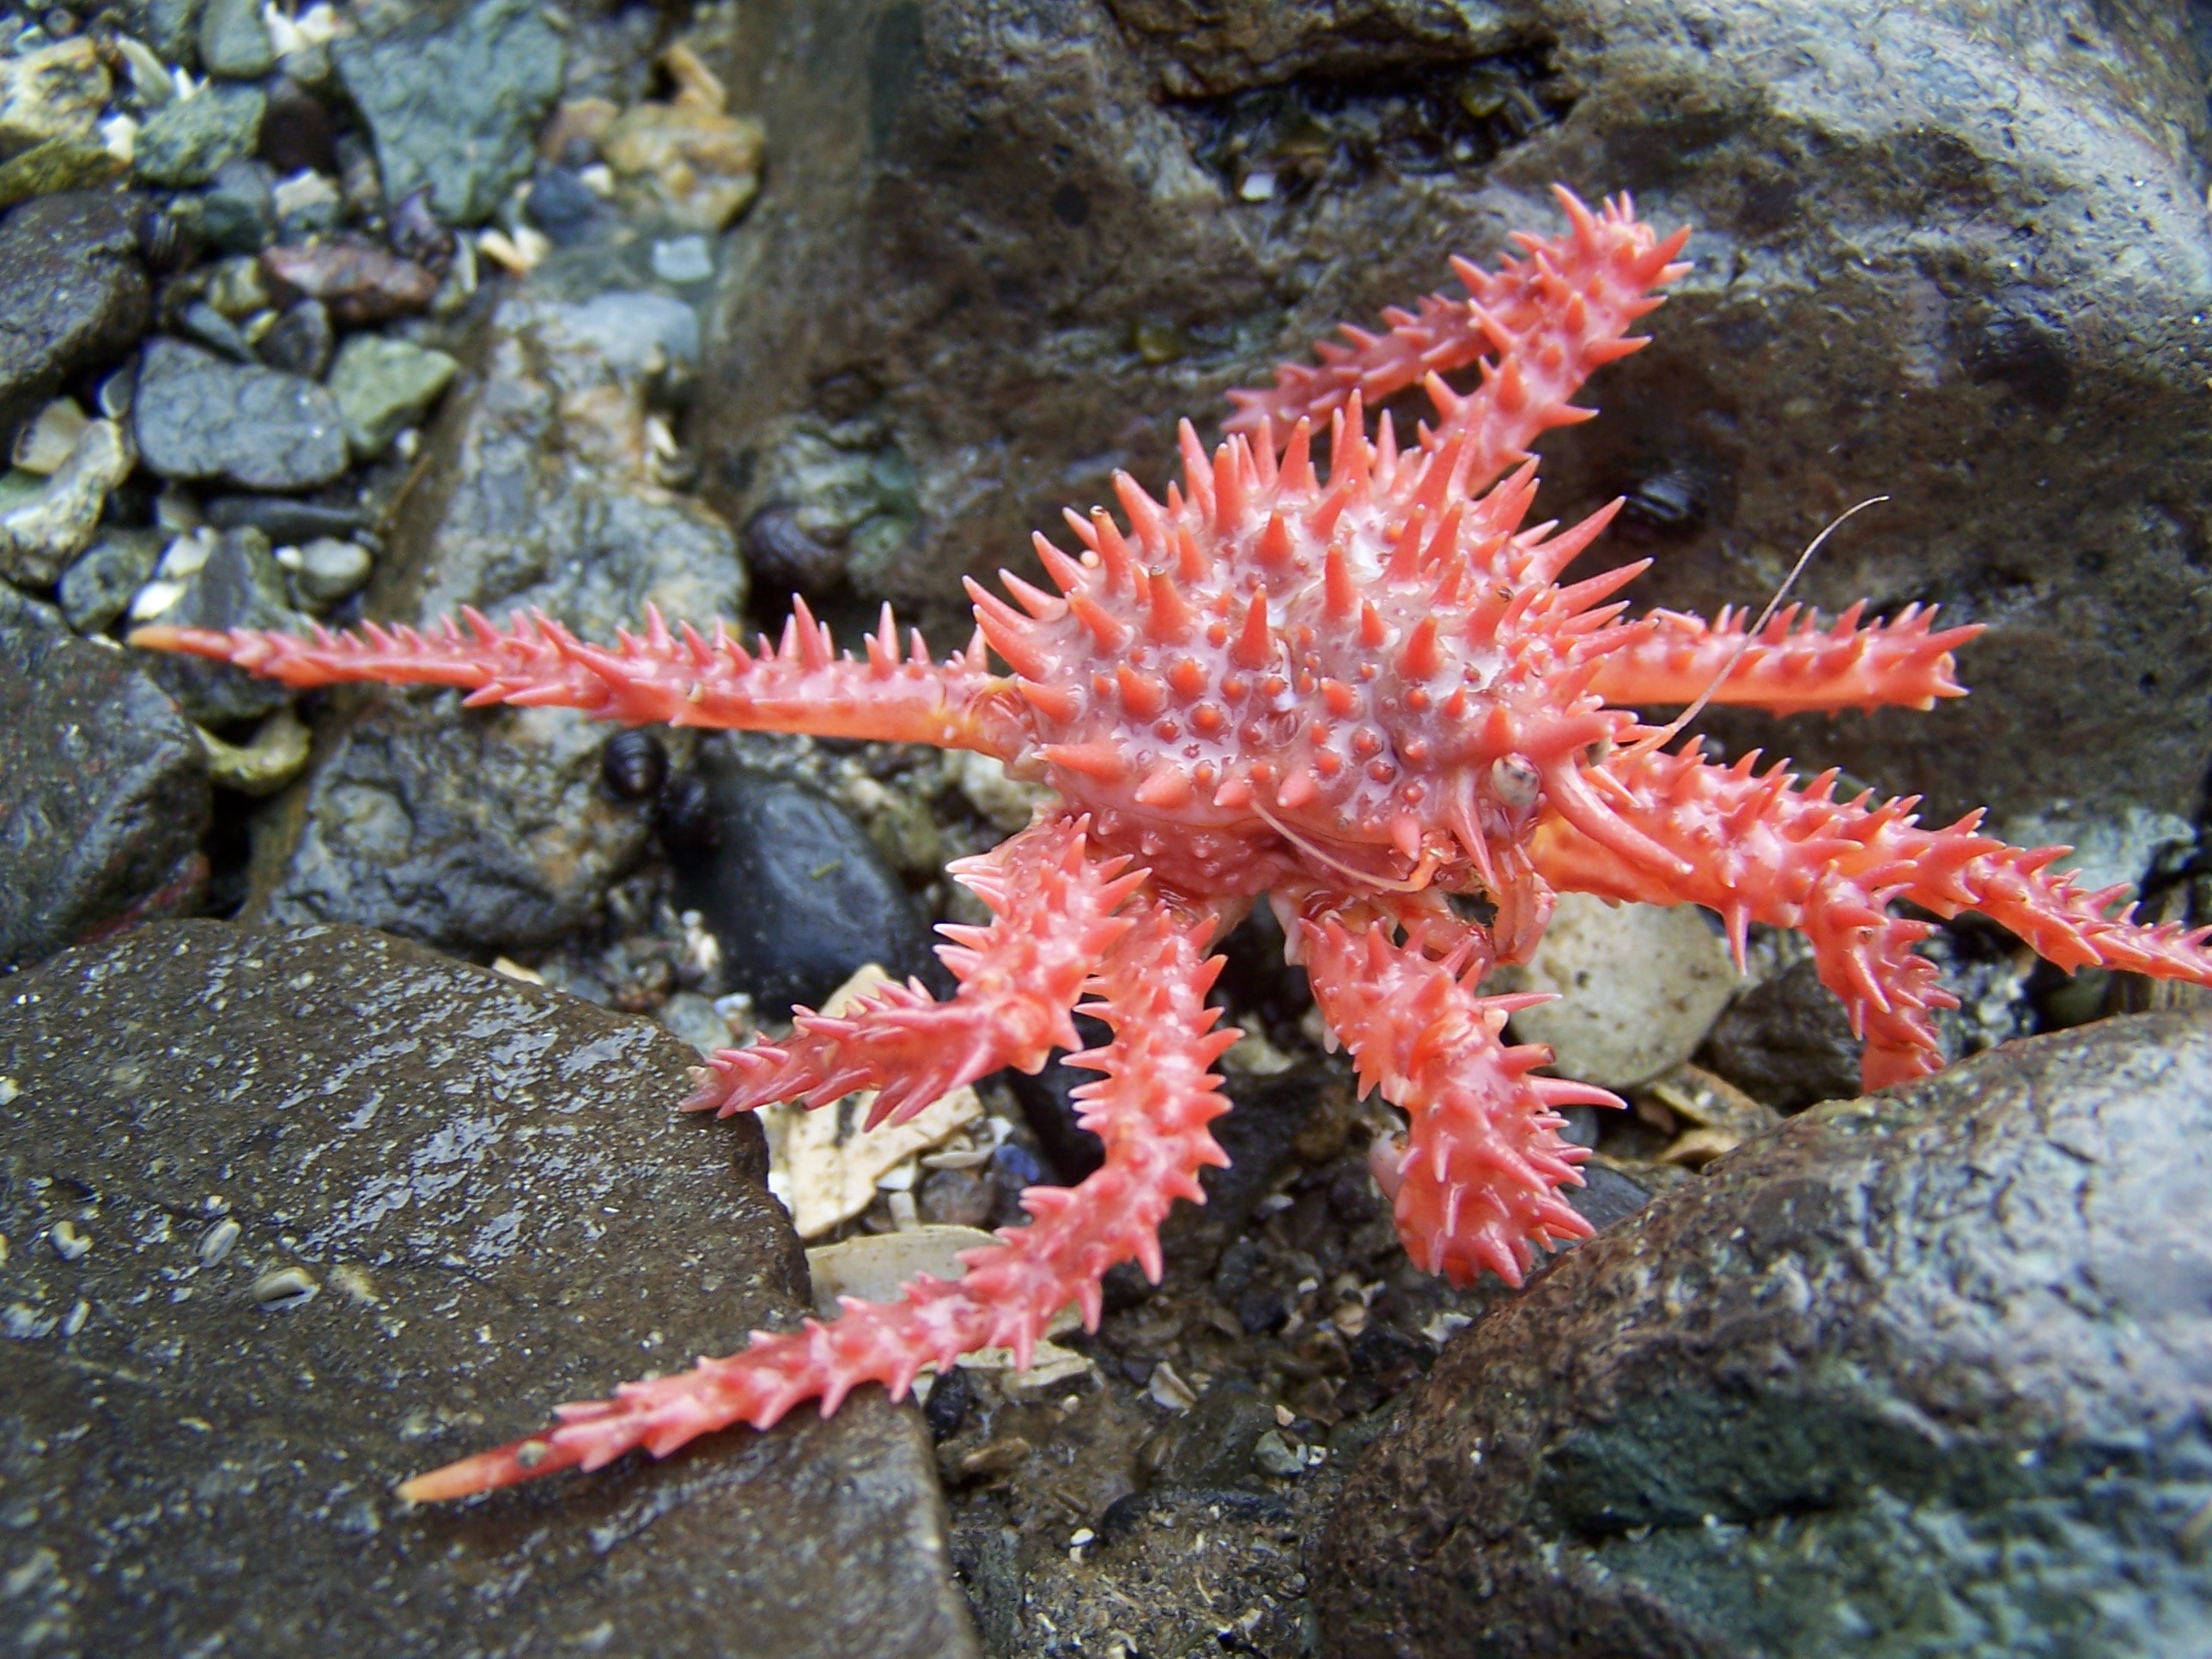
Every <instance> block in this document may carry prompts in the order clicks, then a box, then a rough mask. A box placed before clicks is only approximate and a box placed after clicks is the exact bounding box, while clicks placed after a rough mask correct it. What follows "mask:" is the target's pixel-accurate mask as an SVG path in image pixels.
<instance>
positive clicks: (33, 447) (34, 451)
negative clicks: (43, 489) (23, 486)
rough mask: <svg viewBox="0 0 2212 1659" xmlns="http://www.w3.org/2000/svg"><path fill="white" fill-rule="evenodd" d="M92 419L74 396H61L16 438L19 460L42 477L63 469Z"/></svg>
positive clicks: (20, 463)
mask: <svg viewBox="0 0 2212 1659" xmlns="http://www.w3.org/2000/svg"><path fill="white" fill-rule="evenodd" d="M91 424H92V422H91V421H90V420H88V418H87V417H86V415H85V412H84V410H82V409H80V408H78V407H77V404H76V398H55V399H54V400H53V401H52V403H50V404H47V405H46V407H45V408H44V409H42V410H40V411H39V413H38V417H37V418H36V419H35V420H33V422H31V423H30V424H29V425H28V426H27V427H25V428H23V429H22V431H21V433H19V434H18V435H16V438H15V457H14V459H15V465H17V466H19V467H21V468H22V470H23V471H26V472H35V473H37V474H39V475H40V477H52V475H53V474H54V473H56V472H58V471H60V470H61V466H62V464H63V463H64V461H66V460H68V459H69V458H70V451H71V450H73V449H75V448H76V441H77V440H78V439H79V438H82V436H83V435H84V429H85V428H86V427H88V426H89V425H91Z"/></svg>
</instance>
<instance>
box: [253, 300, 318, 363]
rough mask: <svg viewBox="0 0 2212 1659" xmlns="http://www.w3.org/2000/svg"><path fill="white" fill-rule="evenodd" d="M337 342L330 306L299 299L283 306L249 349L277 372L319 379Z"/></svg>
mask: <svg viewBox="0 0 2212 1659" xmlns="http://www.w3.org/2000/svg"><path fill="white" fill-rule="evenodd" d="M336 345H337V333H336V331H333V330H332V329H331V313H330V308H329V307H327V306H325V305H324V303H323V302H322V301H320V300H301V301H295V303H294V304H292V305H289V306H287V307H285V309H284V314H283V316H282V317H279V318H278V319H276V326H275V327H273V328H271V329H270V331H268V332H267V333H266V334H264V335H263V336H262V337H261V338H260V340H259V342H258V343H257V344H256V345H255V346H254V348H253V349H254V350H255V351H256V352H257V353H258V354H259V356H260V358H261V361H262V362H264V363H266V364H268V366H269V367H270V368H273V369H275V370H276V372H277V373H278V374H297V375H299V376H301V378H302V379H305V380H321V379H322V378H323V376H324V375H325V374H328V373H330V368H331V352H332V351H333V350H334V349H336Z"/></svg>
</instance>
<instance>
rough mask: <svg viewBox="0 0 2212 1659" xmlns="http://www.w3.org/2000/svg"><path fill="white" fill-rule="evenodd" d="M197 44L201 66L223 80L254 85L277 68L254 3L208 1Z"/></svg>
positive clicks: (266, 28)
mask: <svg viewBox="0 0 2212 1659" xmlns="http://www.w3.org/2000/svg"><path fill="white" fill-rule="evenodd" d="M199 43H200V63H201V64H202V65H203V66H204V68H205V69H206V70H207V72H208V73H209V74H210V75H215V76H222V77H223V78H224V79H226V80H230V81H256V80H258V79H260V77H261V76H264V75H266V74H268V73H269V71H270V70H272V69H275V68H276V45H275V43H274V42H272V41H271V40H270V38H269V29H268V27H267V26H266V25H265V24H264V23H263V22H262V21H261V12H260V9H259V8H258V6H256V5H255V3H254V0H207V9H205V10H204V11H203V12H201V13H200V26H199Z"/></svg>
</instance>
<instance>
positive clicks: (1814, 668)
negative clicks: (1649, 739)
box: [1590, 605, 1982, 714]
mask: <svg viewBox="0 0 2212 1659" xmlns="http://www.w3.org/2000/svg"><path fill="white" fill-rule="evenodd" d="M1864 608H1865V607H1864V606H1863V605H1853V606H1852V607H1851V608H1850V610H1848V611H1844V614H1843V615H1842V616H1841V617H1838V618H1837V620H1836V622H1835V624H1834V626H1832V627H1829V628H1823V627H1821V626H1820V623H1818V621H1817V620H1814V619H1811V618H1808V619H1807V620H1806V621H1805V622H1804V623H1803V624H1802V626H1800V625H1799V623H1798V615H1799V612H1798V608H1797V607H1796V605H1791V606H1790V608H1789V609H1788V610H1786V611H1783V612H1782V613H1781V614H1780V615H1779V616H1778V617H1774V618H1773V620H1772V621H1771V622H1770V623H1768V624H1767V625H1766V626H1765V628H1763V629H1760V630H1759V633H1758V634H1757V635H1755V636H1753V635H1749V633H1748V629H1747V625H1746V621H1745V618H1744V617H1742V616H1741V615H1738V616H1735V617H1730V616H1729V612H1728V611H1722V612H1721V614H1720V618H1719V620H1718V621H1717V622H1711V623H1708V622H1706V621H1705V619H1704V618H1703V617H1691V616H1685V615H1683V614H1682V613H1680V611H1656V612H1655V613H1653V614H1652V615H1651V616H1650V617H1648V618H1646V619H1645V623H1644V628H1643V631H1642V633H1641V634H1640V635H1639V636H1638V637H1637V638H1636V639H1634V640H1633V641H1632V642H1630V643H1628V644H1626V645H1624V646H1622V647H1620V649H1619V650H1616V651H1612V652H1609V653H1607V655H1606V656H1605V657H1604V658H1603V659H1601V661H1600V662H1599V664H1598V667H1597V675H1596V678H1595V679H1594V680H1592V681H1591V683H1590V689H1591V690H1593V691H1595V692H1596V693H1597V695H1598V696H1601V697H1603V698H1604V699H1605V700H1606V701H1607V702H1609V703H1614V704H1619V705H1624V706H1626V707H1630V708H1649V707H1652V706H1654V705H1657V704H1662V703H1691V702H1697V701H1698V699H1699V698H1700V697H1708V696H1709V697H1710V698H1711V701H1712V702H1717V703H1732V704H1738V705H1741V706H1743V707H1747V708H1764V709H1766V710H1768V711H1770V712H1771V713H1773V714H1803V713H1808V712H1811V711H1815V710H1818V711H1821V712H1831V713H1832V712H1833V711H1835V710H1838V709H1843V708H1883V707H1890V708H1933V707H1935V704H1936V699H1937V698H1938V697H1960V696H1965V695H1966V688H1965V687H1963V686H1961V685H1960V684H1959V682H1958V680H1957V679H1956V678H1954V674H1953V672H1952V670H1953V666H1954V665H1953V663H1952V659H1951V653H1952V652H1953V651H1954V650H1955V649H1957V648H1958V647H1960V646H1962V645H1964V644H1966V641H1969V640H1971V639H1972V638H1973V637H1974V636H1975V635H1978V634H1979V633H1980V632H1981V631H1982V629H1981V626H1980V624H1978V623H1962V624H1961V625H1960V626H1959V627H1956V628H1944V629H1938V628H1936V627H1935V626H1934V623H1935V616H1936V613H1935V611H1934V610H1933V609H1932V608H1930V609H1929V610H1925V611H1923V610H1922V609H1921V608H1920V607H1919V606H1917V605H1907V606H1906V607H1905V610H1904V611H1901V612H1900V613H1899V615H1898V616H1897V617H1895V618H1894V619H1893V620H1892V621H1888V622H1882V621H1875V622H1871V623H1864V624H1862V623H1860V621H1859V617H1860V615H1861V613H1862V612H1863V610H1864ZM1723 676H1725V678H1723Z"/></svg>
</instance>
